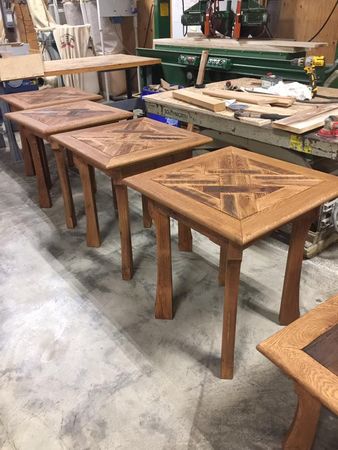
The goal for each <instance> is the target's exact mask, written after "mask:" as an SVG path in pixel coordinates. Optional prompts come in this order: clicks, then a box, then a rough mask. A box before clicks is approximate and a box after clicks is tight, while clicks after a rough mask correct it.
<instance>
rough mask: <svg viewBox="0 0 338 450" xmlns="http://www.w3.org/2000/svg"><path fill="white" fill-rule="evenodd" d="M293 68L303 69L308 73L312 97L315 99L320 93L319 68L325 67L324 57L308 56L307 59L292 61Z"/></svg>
mask: <svg viewBox="0 0 338 450" xmlns="http://www.w3.org/2000/svg"><path fill="white" fill-rule="evenodd" d="M291 64H292V65H293V66H298V67H303V68H304V71H305V72H306V73H307V75H308V76H309V79H310V86H311V91H312V97H315V96H316V95H317V92H318V86H317V82H318V77H317V71H316V69H317V67H324V66H325V57H324V56H307V57H305V58H296V59H293V60H291Z"/></svg>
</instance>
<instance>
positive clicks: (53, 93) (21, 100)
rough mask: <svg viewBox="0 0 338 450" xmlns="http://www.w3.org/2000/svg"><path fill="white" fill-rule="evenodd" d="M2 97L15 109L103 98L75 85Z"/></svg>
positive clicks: (0, 96)
mask: <svg viewBox="0 0 338 450" xmlns="http://www.w3.org/2000/svg"><path fill="white" fill-rule="evenodd" d="M0 99H1V100H4V101H5V102H7V103H8V104H9V105H11V106H13V107H14V108H15V109H18V110H22V109H33V108H34V109H35V108H41V107H43V106H47V105H48V106H51V105H60V104H62V103H72V102H78V101H81V100H93V101H96V100H101V99H102V96H101V95H98V94H93V93H91V92H85V91H83V90H81V89H77V88H73V87H59V88H51V89H40V90H38V91H29V92H18V93H14V94H3V95H0Z"/></svg>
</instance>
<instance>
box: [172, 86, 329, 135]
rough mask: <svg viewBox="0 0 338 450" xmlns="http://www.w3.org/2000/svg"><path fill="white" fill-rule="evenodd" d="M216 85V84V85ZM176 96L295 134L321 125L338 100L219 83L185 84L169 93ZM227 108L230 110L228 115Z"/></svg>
mask: <svg viewBox="0 0 338 450" xmlns="http://www.w3.org/2000/svg"><path fill="white" fill-rule="evenodd" d="M215 85H218V88H217V86H216V87H215ZM171 95H172V97H173V98H174V99H175V100H179V101H181V102H184V103H186V104H190V105H194V106H198V107H200V108H203V109H206V110H209V111H212V112H214V113H222V114H224V113H226V116H227V117H230V116H231V115H232V116H233V117H235V118H236V119H239V120H241V121H243V122H249V123H253V124H255V125H257V126H264V125H268V124H271V122H272V126H273V127H274V128H279V129H282V130H285V131H289V132H292V133H295V134H302V133H306V132H308V131H311V130H314V129H316V128H320V127H322V126H324V124H325V121H326V119H327V118H328V116H333V115H337V114H338V102H337V103H332V102H328V103H325V104H311V103H308V102H306V103H303V102H302V103H299V102H297V101H296V99H295V98H294V97H285V96H278V95H270V94H263V93H256V92H253V91H252V90H251V89H250V90H246V89H243V90H242V91H240V90H232V89H224V88H223V86H222V84H221V83H214V84H211V85H209V86H208V85H207V87H206V88H205V89H194V88H186V89H180V90H176V91H173V92H172V93H171ZM229 112H231V113H232V114H230V116H229Z"/></svg>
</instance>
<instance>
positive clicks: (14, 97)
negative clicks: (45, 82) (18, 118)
mask: <svg viewBox="0 0 338 450" xmlns="http://www.w3.org/2000/svg"><path fill="white" fill-rule="evenodd" d="M101 99H102V96H101V95H98V94H92V93H90V92H85V91H82V90H81V89H76V88H72V87H59V88H52V89H41V90H38V91H30V92H18V93H14V94H3V95H0V100H2V101H4V102H6V103H7V104H8V105H9V106H10V108H11V111H12V112H14V111H24V110H26V109H35V108H42V107H46V106H53V105H60V104H63V103H72V102H78V101H81V100H92V101H98V100H101ZM20 135H21V145H22V157H23V161H24V167H25V174H26V175H27V176H32V175H35V171H34V166H33V160H32V156H31V151H30V148H29V145H28V142H27V140H26V138H25V135H24V133H21V130H20Z"/></svg>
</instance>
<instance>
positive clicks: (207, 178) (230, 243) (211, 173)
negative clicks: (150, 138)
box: [125, 147, 338, 378]
mask: <svg viewBox="0 0 338 450" xmlns="http://www.w3.org/2000/svg"><path fill="white" fill-rule="evenodd" d="M125 183H126V184H127V186H130V187H132V188H134V189H136V190H137V191H139V192H141V193H142V194H143V195H144V196H146V197H148V198H149V199H150V204H149V206H150V210H151V214H152V216H153V219H154V222H155V225H156V234H157V261H158V262H157V264H158V270H157V293H156V305H155V316H156V317H157V318H159V319H172V317H173V299H172V296H173V291H172V269H171V249H170V222H169V219H170V217H173V218H175V219H177V220H178V223H179V230H180V232H179V238H180V239H181V245H180V247H181V249H183V250H190V249H191V236H190V228H193V229H195V230H197V231H199V232H201V233H202V234H204V235H206V236H207V237H209V238H210V239H211V240H212V241H214V242H216V243H217V244H219V245H220V247H221V258H220V274H219V280H220V282H221V284H225V301H224V320H223V338H222V358H221V377H222V378H232V377H233V368H234V346H235V332H236V316H237V297H238V288H239V278H240V268H241V261H242V253H243V250H244V249H245V248H246V247H249V246H250V245H251V244H252V243H254V242H255V241H256V240H257V239H259V238H261V237H263V236H265V235H267V234H268V233H270V232H271V231H273V230H275V229H277V228H278V227H280V226H281V225H284V224H286V223H288V222H292V223H293V231H292V236H291V241H290V247H289V255H288V261H287V267H286V273H285V279H284V289H283V295H282V302H281V309H280V316H279V318H280V322H281V323H282V324H288V323H290V322H292V321H293V320H295V319H297V318H298V317H299V283H300V276H301V268H302V259H303V249H304V242H305V239H306V236H307V232H308V229H309V226H310V224H311V223H312V221H313V220H314V219H315V217H316V215H317V208H318V207H319V206H320V205H321V204H323V203H325V202H326V201H328V200H331V199H333V198H335V197H336V196H337V194H338V180H337V178H336V177H334V176H332V175H327V174H324V173H321V172H317V171H314V170H311V169H306V168H303V167H299V166H296V165H293V164H288V163H285V162H282V161H279V160H276V159H272V158H268V157H266V156H261V155H258V154H255V153H250V152H248V151H245V150H240V149H237V148H234V147H228V148H225V149H221V150H218V151H215V152H212V153H209V154H206V155H203V156H199V157H196V158H193V160H191V161H183V162H180V163H177V164H174V165H172V166H170V167H163V168H160V169H157V170H154V171H151V172H147V173H144V174H140V175H135V176H133V177H130V178H127V179H126V180H125Z"/></svg>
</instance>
